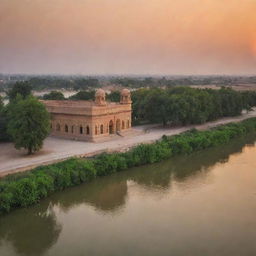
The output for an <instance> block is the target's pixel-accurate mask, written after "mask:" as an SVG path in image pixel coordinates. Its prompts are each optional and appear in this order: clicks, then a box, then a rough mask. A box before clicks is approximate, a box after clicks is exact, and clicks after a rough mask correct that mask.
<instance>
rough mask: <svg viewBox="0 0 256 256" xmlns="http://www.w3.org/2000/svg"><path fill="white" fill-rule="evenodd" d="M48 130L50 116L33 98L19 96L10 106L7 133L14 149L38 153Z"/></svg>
mask: <svg viewBox="0 0 256 256" xmlns="http://www.w3.org/2000/svg"><path fill="white" fill-rule="evenodd" d="M49 130H50V115H49V113H48V112H47V110H46V108H45V106H44V105H43V104H42V103H41V102H39V101H38V100H37V99H36V98H34V97H33V96H29V97H27V98H26V99H22V97H21V96H19V97H18V98H17V99H16V100H15V101H14V102H13V103H11V104H10V107H9V111H8V125H7V131H8V133H9V134H10V136H11V137H12V139H13V142H14V144H15V148H17V149H20V148H25V149H27V150H28V154H31V153H33V152H36V151H38V150H39V149H41V148H42V146H43V141H44V139H45V138H46V137H47V135H48V133H49Z"/></svg>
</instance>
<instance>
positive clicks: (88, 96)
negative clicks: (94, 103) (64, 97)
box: [69, 90, 95, 100]
mask: <svg viewBox="0 0 256 256" xmlns="http://www.w3.org/2000/svg"><path fill="white" fill-rule="evenodd" d="M94 95H95V91H94V90H92V91H79V92H78V93H76V94H74V95H72V96H70V97H69V99H70V100H92V99H94Z"/></svg>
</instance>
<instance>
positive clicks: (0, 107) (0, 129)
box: [0, 96, 10, 141]
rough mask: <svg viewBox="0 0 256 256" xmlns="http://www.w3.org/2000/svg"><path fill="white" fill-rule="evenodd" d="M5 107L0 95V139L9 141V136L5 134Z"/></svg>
mask: <svg viewBox="0 0 256 256" xmlns="http://www.w3.org/2000/svg"><path fill="white" fill-rule="evenodd" d="M6 130H7V108H6V107H5V106H4V103H3V100H2V98H1V96H0V141H9V140H10V136H8V134H7V131H6Z"/></svg>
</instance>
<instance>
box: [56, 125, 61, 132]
mask: <svg viewBox="0 0 256 256" xmlns="http://www.w3.org/2000/svg"><path fill="white" fill-rule="evenodd" d="M56 131H58V132H59V131H60V124H56Z"/></svg>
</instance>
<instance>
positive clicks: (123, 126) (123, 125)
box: [122, 121, 125, 129]
mask: <svg viewBox="0 0 256 256" xmlns="http://www.w3.org/2000/svg"><path fill="white" fill-rule="evenodd" d="M124 128H125V124H124V121H122V129H124Z"/></svg>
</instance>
